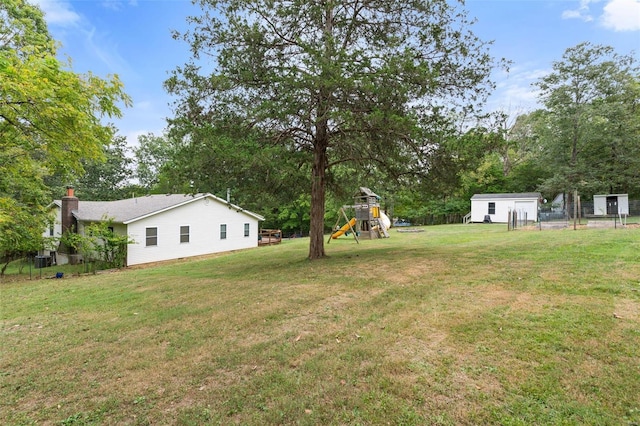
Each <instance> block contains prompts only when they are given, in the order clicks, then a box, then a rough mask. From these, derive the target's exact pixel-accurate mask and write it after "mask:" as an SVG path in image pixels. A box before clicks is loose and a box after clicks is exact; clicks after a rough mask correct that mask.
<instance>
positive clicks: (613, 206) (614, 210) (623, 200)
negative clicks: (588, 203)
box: [593, 194, 629, 216]
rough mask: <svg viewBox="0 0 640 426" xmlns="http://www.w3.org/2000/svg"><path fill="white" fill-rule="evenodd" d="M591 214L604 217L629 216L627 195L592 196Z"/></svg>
mask: <svg viewBox="0 0 640 426" xmlns="http://www.w3.org/2000/svg"><path fill="white" fill-rule="evenodd" d="M593 214H594V215H596V216H604V215H629V195H628V194H607V195H594V196H593Z"/></svg>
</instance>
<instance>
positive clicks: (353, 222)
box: [331, 217, 356, 240]
mask: <svg viewBox="0 0 640 426" xmlns="http://www.w3.org/2000/svg"><path fill="white" fill-rule="evenodd" d="M354 226H356V218H355V217H354V218H352V219H351V220H350V221H349V223H347V224H346V225H343V226H342V228H340V229H339V230H337V231H336V232H334V233H333V235H331V238H333V239H334V240H335V239H336V238H338V237H339V236H340V235H344V233H345V232H347V231H348V230H349V229H351V228H353V227H354Z"/></svg>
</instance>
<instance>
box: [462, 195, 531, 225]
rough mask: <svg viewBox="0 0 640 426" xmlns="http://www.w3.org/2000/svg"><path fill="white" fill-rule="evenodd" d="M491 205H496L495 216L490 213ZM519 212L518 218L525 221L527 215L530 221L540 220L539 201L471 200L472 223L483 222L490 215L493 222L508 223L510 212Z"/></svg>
mask: <svg viewBox="0 0 640 426" xmlns="http://www.w3.org/2000/svg"><path fill="white" fill-rule="evenodd" d="M489 203H495V214H490V213H489ZM510 211H516V212H518V218H519V219H524V214H525V213H526V216H527V220H528V221H537V220H538V203H537V200H531V199H517V198H485V199H479V200H473V199H472V200H471V221H472V222H483V221H484V217H485V216H486V215H489V216H490V217H491V221H492V222H498V223H507V222H508V221H509V212H510Z"/></svg>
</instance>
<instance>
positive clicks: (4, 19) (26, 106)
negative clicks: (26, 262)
mask: <svg viewBox="0 0 640 426" xmlns="http://www.w3.org/2000/svg"><path fill="white" fill-rule="evenodd" d="M0 18H1V19H0V160H1V163H2V167H1V168H0V200H1V201H2V206H3V209H10V210H6V211H0V216H3V217H9V218H10V219H9V220H7V221H6V222H5V225H6V226H7V227H11V228H12V229H14V230H15V229H19V228H20V227H21V226H22V225H21V224H20V222H19V221H18V219H19V218H20V217H21V216H22V215H24V216H25V217H29V218H31V221H34V220H35V221H37V223H36V222H33V223H32V225H30V226H29V227H27V228H20V229H28V231H24V232H22V231H21V232H20V233H19V235H20V238H22V239H23V240H24V241H22V242H21V244H18V245H16V244H15V243H8V242H7V241H6V240H4V241H0V255H1V254H2V253H8V252H11V251H15V248H16V247H24V248H25V249H26V248H27V247H28V246H29V247H30V244H29V243H28V240H32V241H37V240H38V238H39V237H38V235H39V234H41V233H42V231H43V230H44V227H45V225H46V215H45V214H44V213H43V211H42V209H41V207H42V206H43V205H46V203H48V202H49V201H50V194H48V193H47V191H46V188H45V187H44V184H43V179H44V178H45V177H46V176H48V175H51V174H54V173H56V174H58V175H60V176H61V177H62V178H63V179H70V178H75V177H76V176H78V175H81V174H82V173H83V172H84V169H83V161H91V160H99V159H102V158H103V146H106V145H108V144H109V143H110V142H111V139H112V136H113V130H112V129H111V128H110V127H108V126H105V125H103V124H102V123H101V121H100V120H101V118H103V117H119V116H120V115H121V111H120V109H119V107H118V104H119V103H122V104H124V105H125V106H129V105H130V103H131V101H130V99H129V97H128V96H127V95H126V94H125V93H124V91H123V85H122V83H121V82H120V80H119V79H118V78H117V76H113V77H109V78H108V79H107V80H104V79H101V78H98V77H96V76H94V75H92V74H90V73H89V74H87V75H79V74H76V73H74V72H73V71H71V70H70V66H69V64H67V63H64V62H61V61H59V60H58V59H57V58H56V56H55V54H56V44H55V41H54V40H53V39H52V38H51V36H50V35H49V33H48V30H47V27H46V23H45V21H44V18H43V15H42V12H41V11H40V10H39V9H38V8H37V7H34V6H31V5H30V4H28V3H26V2H25V1H24V0H3V2H2V3H0ZM44 200H46V201H44ZM7 211H12V212H13V213H11V214H8V213H7ZM30 223H31V222H30ZM38 228H39V229H38ZM7 229H8V228H7ZM7 232H8V231H7Z"/></svg>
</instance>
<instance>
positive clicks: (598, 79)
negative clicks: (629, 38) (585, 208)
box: [537, 43, 640, 195]
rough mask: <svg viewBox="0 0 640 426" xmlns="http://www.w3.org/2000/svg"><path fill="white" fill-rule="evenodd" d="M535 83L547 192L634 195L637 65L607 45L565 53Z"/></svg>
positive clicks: (639, 166) (639, 151)
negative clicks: (540, 112)
mask: <svg viewBox="0 0 640 426" xmlns="http://www.w3.org/2000/svg"><path fill="white" fill-rule="evenodd" d="M553 68H554V71H553V72H552V73H551V74H550V75H548V76H547V77H544V78H542V79H541V80H540V81H539V82H538V83H537V85H538V87H539V88H540V89H541V99H542V101H543V102H544V104H545V107H546V112H545V113H544V115H542V117H543V118H544V126H541V127H540V130H541V141H542V143H543V146H544V149H545V155H544V158H543V160H544V161H545V162H546V163H547V164H548V165H549V166H550V167H551V168H553V170H554V177H553V178H552V179H548V180H547V181H546V182H545V183H544V187H546V188H548V189H549V190H553V191H558V192H562V191H572V190H574V189H578V190H579V191H580V192H581V193H582V194H583V195H592V194H594V193H598V192H602V193H637V188H638V185H639V184H640V172H638V170H640V134H639V132H638V129H639V126H640V119H639V117H640V115H639V114H638V99H639V95H640V91H639V90H638V82H639V81H640V80H639V78H640V74H639V67H638V63H637V61H636V60H635V59H634V58H633V57H632V56H622V55H618V54H617V53H616V52H614V50H613V49H612V48H611V47H608V46H592V45H591V44H589V43H581V44H579V45H577V46H575V47H572V48H569V49H567V51H566V52H565V54H564V55H563V60H562V61H559V62H556V63H554V65H553Z"/></svg>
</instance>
